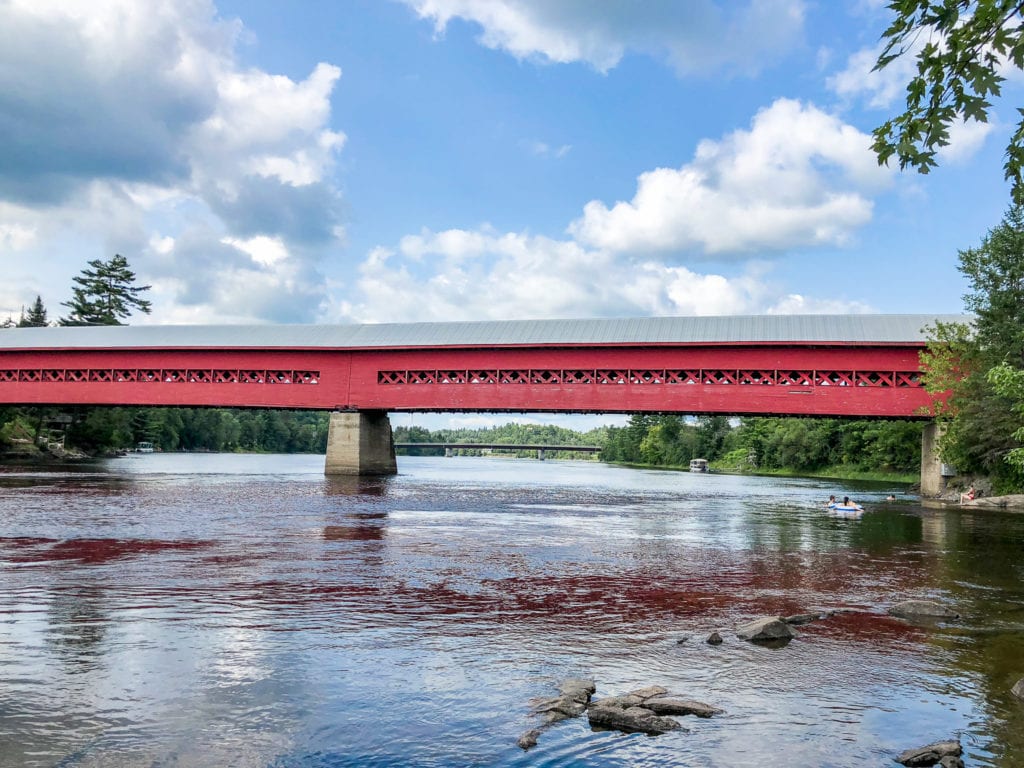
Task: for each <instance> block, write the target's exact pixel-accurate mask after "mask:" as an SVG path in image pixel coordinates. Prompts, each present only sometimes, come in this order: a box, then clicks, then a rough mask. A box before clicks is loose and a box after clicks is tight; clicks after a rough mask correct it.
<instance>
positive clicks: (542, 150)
mask: <svg viewBox="0 0 1024 768" xmlns="http://www.w3.org/2000/svg"><path fill="white" fill-rule="evenodd" d="M523 146H524V147H526V150H527V151H528V152H529V153H530V154H531V155H536V156H537V157H554V158H556V159H559V160H560V159H561V158H563V157H565V156H566V155H567V154H569V152H570V151H571V150H572V145H571V144H562V145H561V146H559V147H552V146H551V145H550V144H548V143H547V142H543V141H525V142H523Z"/></svg>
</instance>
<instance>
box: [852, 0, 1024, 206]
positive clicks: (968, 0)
mask: <svg viewBox="0 0 1024 768" xmlns="http://www.w3.org/2000/svg"><path fill="white" fill-rule="evenodd" d="M1022 7H1024V3H1021V2H1020V0H890V2H889V9H890V10H891V11H893V13H894V14H895V16H896V17H895V19H894V20H893V21H892V23H891V24H890V25H889V27H888V28H887V29H886V30H885V31H884V32H883V33H882V40H883V41H884V44H885V45H884V48H883V50H882V53H881V55H880V56H879V57H878V61H877V63H876V64H875V69H876V70H881V69H884V68H885V67H887V66H889V65H890V64H891V63H892V62H893V61H895V60H896V59H899V58H901V57H903V56H907V55H912V56H914V58H915V59H916V61H917V72H916V74H915V75H914V76H913V77H912V78H911V80H910V82H909V83H908V84H907V89H906V110H905V111H904V112H902V113H901V114H899V115H897V116H896V117H894V118H892V119H890V120H887V121H886V122H885V123H883V124H882V125H881V126H879V127H878V128H876V129H875V131H874V137H875V140H874V144H873V145H872V148H873V149H874V151H875V153H876V154H877V155H878V160H879V163H883V164H884V163H886V162H888V160H889V159H890V158H891V157H893V156H895V157H896V158H897V159H898V160H899V164H900V168H907V167H911V168H916V169H917V170H918V171H920V172H921V173H928V171H929V170H930V169H931V168H933V167H934V166H935V164H936V163H935V156H936V153H937V152H938V150H939V149H941V148H942V147H944V146H946V145H947V144H949V130H950V126H951V125H953V124H955V123H957V122H958V121H960V120H965V121H966V120H973V121H977V122H988V114H989V110H990V109H991V108H992V101H991V99H993V98H995V97H998V96H999V95H1000V93H1001V90H1002V84H1003V82H1004V81H1005V79H1006V78H1005V77H1004V75H1003V74H1001V70H1002V69H1003V68H1004V67H1006V66H1007V65H1009V66H1012V67H1015V68H1017V69H1021V68H1022V67H1024V39H1022V31H1024V26H1022V23H1021V9H1022ZM921 40H924V41H925V42H924V44H923V45H921V46H920V47H918V46H919V42H920V41H921ZM1018 113H1019V114H1020V115H1021V116H1022V117H1024V110H1018ZM1022 167H1024V120H1021V122H1019V123H1018V125H1017V130H1016V131H1015V132H1014V134H1013V136H1012V137H1011V139H1010V143H1009V145H1008V147H1007V150H1006V163H1005V166H1004V174H1005V177H1006V179H1007V180H1008V181H1009V182H1010V183H1011V186H1012V190H1013V199H1014V201H1015V202H1017V203H1024V176H1022Z"/></svg>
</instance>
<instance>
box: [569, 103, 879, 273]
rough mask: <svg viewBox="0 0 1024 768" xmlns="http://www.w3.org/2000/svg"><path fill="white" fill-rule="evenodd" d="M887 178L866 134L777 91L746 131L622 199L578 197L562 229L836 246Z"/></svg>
mask: <svg viewBox="0 0 1024 768" xmlns="http://www.w3.org/2000/svg"><path fill="white" fill-rule="evenodd" d="M887 179H888V173H887V172H886V171H885V170H884V169H881V170H880V169H879V168H878V165H877V161H876V160H875V157H874V155H873V154H872V153H871V151H870V139H869V137H868V136H867V135H865V134H863V133H861V132H860V131H858V130H857V129H855V128H853V127H852V126H849V125H846V124H844V123H843V122H842V121H840V120H839V119H838V118H836V117H833V116H831V115H828V114H826V113H824V112H822V111H821V110H819V109H817V108H816V107H814V106H810V105H806V106H805V105H803V104H801V103H800V102H797V101H793V100H789V99H780V100H778V101H776V102H775V103H774V104H772V105H771V106H770V107H768V108H767V109H764V110H762V111H761V112H759V113H758V114H757V115H756V116H755V118H754V121H753V125H752V126H751V129H750V130H749V131H744V130H740V131H736V132H734V133H732V134H730V135H729V136H727V137H726V138H724V139H723V140H721V141H717V142H716V141H710V140H705V141H703V142H701V144H700V145H699V146H698V148H697V152H696V154H695V156H694V159H693V160H692V161H691V162H690V163H689V164H687V165H685V166H683V167H682V168H679V169H672V168H658V169H656V170H653V171H648V172H646V173H644V174H642V175H641V176H640V178H639V180H638V183H637V191H636V194H635V195H634V197H633V199H632V200H631V201H629V202H618V203H616V204H615V205H613V206H612V207H611V208H608V207H607V206H606V205H605V204H604V203H602V202H600V201H597V200H594V201H591V202H589V203H587V204H586V206H585V207H584V211H583V216H582V217H581V218H580V219H577V220H576V221H575V222H573V223H572V225H571V226H570V228H569V231H570V233H571V234H572V235H573V236H574V237H575V238H576V239H577V240H579V241H580V242H581V243H584V244H586V245H588V246H592V247H596V248H602V249H608V250H612V251H618V252H672V251H691V252H692V251H697V252H703V253H705V254H713V255H718V256H726V255H738V254H745V253H750V252H759V251H766V250H778V249H784V248H791V247H795V246H807V245H826V244H843V243H845V242H846V241H847V240H848V239H849V237H850V236H851V234H852V232H853V231H854V230H855V229H857V228H858V227H861V226H863V225H864V224H865V223H867V222H868V221H869V220H870V218H871V213H872V202H871V200H870V199H869V198H868V197H867V193H868V192H871V191H875V190H878V189H879V188H880V187H881V186H882V185H884V184H885V183H886V181H887Z"/></svg>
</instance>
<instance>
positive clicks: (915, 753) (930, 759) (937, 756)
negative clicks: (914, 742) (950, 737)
mask: <svg viewBox="0 0 1024 768" xmlns="http://www.w3.org/2000/svg"><path fill="white" fill-rule="evenodd" d="M961 754H963V749H962V748H961V746H960V742H959V741H937V742H935V743H934V744H927V745H926V746H923V747H918V748H917V749H908V750H907V751H906V752H903V753H902V754H901V755H900V756H899V757H897V758H896V762H897V763H903V765H906V766H909V767H910V768H916V767H917V766H929V765H935V764H936V763H939V762H941V761H942V760H944V759H946V758H947V757H952V758H959V757H960V755H961Z"/></svg>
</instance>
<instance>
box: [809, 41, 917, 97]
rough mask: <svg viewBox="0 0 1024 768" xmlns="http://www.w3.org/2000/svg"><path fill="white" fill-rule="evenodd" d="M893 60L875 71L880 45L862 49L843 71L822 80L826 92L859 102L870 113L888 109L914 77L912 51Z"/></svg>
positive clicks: (847, 62)
mask: <svg viewBox="0 0 1024 768" xmlns="http://www.w3.org/2000/svg"><path fill="white" fill-rule="evenodd" d="M923 44H924V43H923V42H922V43H920V44H919V45H918V46H916V47H915V49H914V50H913V51H910V52H908V53H907V54H906V55H904V56H901V57H899V58H898V59H894V60H893V61H892V62H891V63H890V64H889V65H888V66H887V67H885V69H881V70H875V69H874V66H875V62H876V61H878V57H879V55H880V54H881V53H882V45H881V44H879V45H876V46H875V47H874V48H864V49H862V50H859V51H857V52H855V53H853V54H851V56H850V58H848V59H847V60H846V67H845V68H844V69H843V70H842V71H840V72H837V73H836V74H834V75H832V76H831V77H829V78H828V79H827V80H826V83H827V85H828V87H829V89H830V90H832V91H833V92H834V93H836V94H837V95H839V96H842V97H843V98H858V99H861V100H862V101H863V102H864V103H865V104H866V105H867V106H869V107H871V108H872V109H888V108H890V107H892V106H893V105H894V104H896V102H897V101H899V100H900V99H901V98H903V95H904V93H905V92H906V88H907V83H908V82H910V79H911V78H912V77H913V76H914V72H915V71H916V70H917V64H916V61H915V59H914V56H915V55H916V51H917V50H918V49H919V48H920V47H921V46H923Z"/></svg>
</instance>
